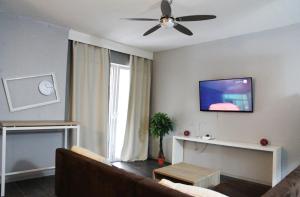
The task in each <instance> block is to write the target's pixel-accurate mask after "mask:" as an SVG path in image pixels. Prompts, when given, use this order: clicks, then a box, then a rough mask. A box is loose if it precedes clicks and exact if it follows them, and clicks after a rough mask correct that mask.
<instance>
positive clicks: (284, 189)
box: [262, 166, 300, 197]
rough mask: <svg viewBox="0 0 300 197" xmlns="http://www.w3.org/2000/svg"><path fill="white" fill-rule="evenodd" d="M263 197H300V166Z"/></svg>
mask: <svg viewBox="0 0 300 197" xmlns="http://www.w3.org/2000/svg"><path fill="white" fill-rule="evenodd" d="M262 197H300V166H298V167H297V168H296V169H295V170H293V171H292V172H291V173H290V174H289V175H287V176H286V177H285V178H284V179H283V180H282V181H280V182H279V183H278V184H277V185H275V186H274V187H273V188H272V189H270V190H269V191H268V192H267V193H265V194H264V195H263V196H262Z"/></svg>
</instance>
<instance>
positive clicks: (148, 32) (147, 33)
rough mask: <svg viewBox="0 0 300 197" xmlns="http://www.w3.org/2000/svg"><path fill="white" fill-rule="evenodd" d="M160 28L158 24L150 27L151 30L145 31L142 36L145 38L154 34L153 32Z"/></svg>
mask: <svg viewBox="0 0 300 197" xmlns="http://www.w3.org/2000/svg"><path fill="white" fill-rule="evenodd" d="M160 27H161V25H160V24H158V25H156V26H154V27H152V28H151V29H149V30H148V31H146V32H145V33H144V34H143V36H147V35H149V34H151V33H153V32H155V31H156V30H158V29H159V28H160Z"/></svg>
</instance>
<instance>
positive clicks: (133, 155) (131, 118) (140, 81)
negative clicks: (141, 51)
mask: <svg viewBox="0 0 300 197" xmlns="http://www.w3.org/2000/svg"><path fill="white" fill-rule="evenodd" d="M151 70H152V61H151V60H148V59H144V58H141V57H136V56H132V63H131V76H130V93H129V104H128V113H127V123H126V130H125V137H124V144H123V148H122V154H121V160H122V161H136V160H146V159H147V156H148V137H149V111H150V85H151Z"/></svg>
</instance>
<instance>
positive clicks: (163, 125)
mask: <svg viewBox="0 0 300 197" xmlns="http://www.w3.org/2000/svg"><path fill="white" fill-rule="evenodd" d="M172 130H173V122H172V120H171V119H170V118H169V117H168V114H166V113H161V112H158V113H155V114H154V115H153V117H152V118H151V120H150V133H151V135H152V136H154V137H157V138H159V154H158V163H159V165H163V164H164V162H165V156H164V152H163V137H164V136H165V135H166V134H168V133H169V131H172Z"/></svg>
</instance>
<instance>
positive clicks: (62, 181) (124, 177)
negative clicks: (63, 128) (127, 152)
mask: <svg viewBox="0 0 300 197" xmlns="http://www.w3.org/2000/svg"><path fill="white" fill-rule="evenodd" d="M55 165H56V170H55V193H56V196H57V197H135V196H140V197H159V196H165V197H175V196H176V197H190V196H189V195H186V194H183V193H181V192H178V191H175V190H172V189H169V188H167V187H164V186H161V185H159V184H157V183H156V182H154V181H153V180H151V179H149V178H144V177H141V176H138V175H135V174H132V173H129V172H126V171H124V170H121V169H119V168H117V167H114V166H108V165H105V164H102V163H100V162H97V161H94V160H92V159H89V158H87V157H84V156H81V155H79V154H77V153H74V152H72V151H69V150H66V149H57V150H56V164H55Z"/></svg>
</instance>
